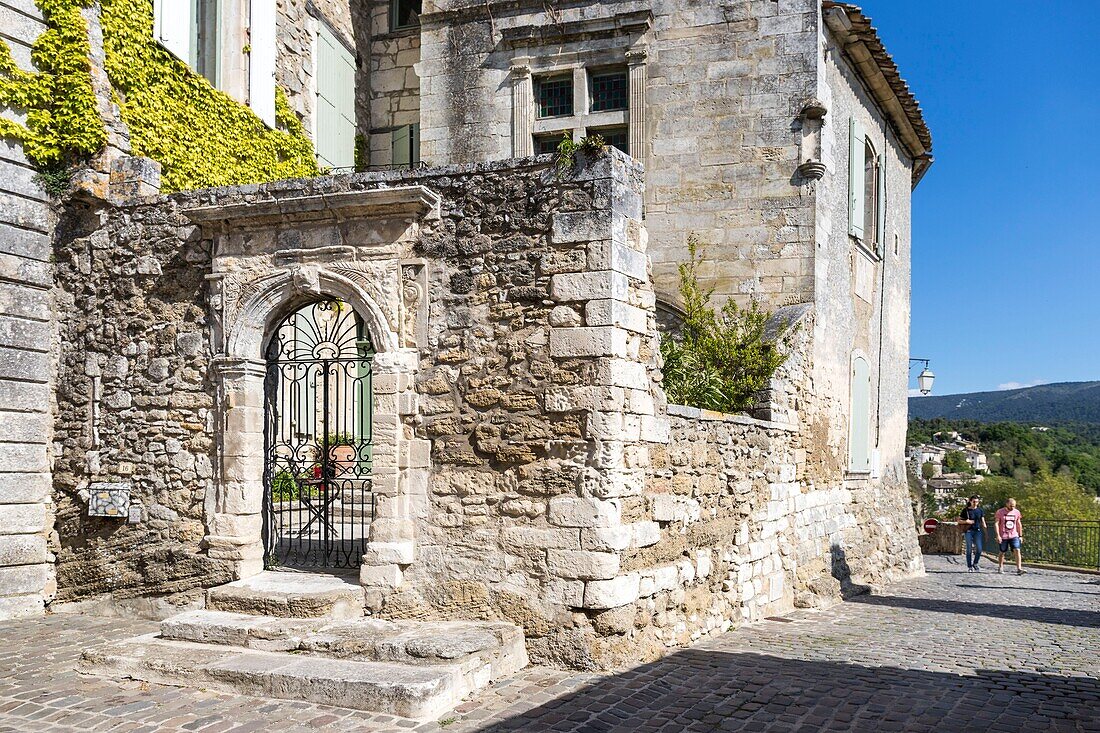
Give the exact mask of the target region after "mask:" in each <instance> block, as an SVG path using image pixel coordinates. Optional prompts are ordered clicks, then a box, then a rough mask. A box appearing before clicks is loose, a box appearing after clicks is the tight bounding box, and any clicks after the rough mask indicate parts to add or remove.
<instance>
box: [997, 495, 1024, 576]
mask: <svg viewBox="0 0 1100 733" xmlns="http://www.w3.org/2000/svg"><path fill="white" fill-rule="evenodd" d="M993 528H994V531H995V532H996V533H997V542H998V543H1000V545H1001V554H1000V556H999V557H998V558H997V572H998V573H1003V572H1004V571H1005V553H1007V552H1008V548H1010V547H1011V548H1012V551H1013V552H1014V553H1015V554H1016V574H1017V575H1023V574H1024V566H1023V560H1022V559H1021V558H1020V544H1021V543H1022V542H1023V541H1024V524H1023V517H1022V516H1021V515H1020V510H1019V509H1017V508H1016V500H1015V499H1009V500H1008V501H1006V502H1005V505H1004V506H1003V507H1001V508H1000V509H998V510H997V520H996V521H995V522H994V523H993Z"/></svg>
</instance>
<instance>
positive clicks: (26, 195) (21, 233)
mask: <svg viewBox="0 0 1100 733" xmlns="http://www.w3.org/2000/svg"><path fill="white" fill-rule="evenodd" d="M0 28H3V39H2V40H3V42H4V43H6V44H7V46H8V48H9V49H10V50H11V55H12V58H13V60H14V61H15V63H16V64H18V65H19V66H20V67H21V68H24V69H28V70H31V69H33V68H34V67H33V65H32V64H31V44H32V43H33V42H34V40H35V39H36V38H37V37H38V35H39V34H40V33H42V31H43V30H45V25H44V24H43V22H42V18H41V14H40V11H39V10H38V8H37V6H35V4H34V3H33V2H27V1H23V0H18V1H16V0H0ZM0 115H2V116H3V118H4V119H11V120H15V121H16V122H20V123H22V122H25V113H24V111H23V110H16V109H5V108H0ZM54 222H55V215H54V211H53V208H52V206H51V205H50V202H49V197H48V196H47V194H46V192H45V191H44V190H43V189H42V187H41V186H40V185H39V183H38V181H37V180H36V178H35V170H34V168H33V167H32V165H31V163H30V161H28V160H27V158H26V156H25V155H24V154H23V149H22V146H21V145H20V144H19V143H17V142H15V141H12V140H0V619H6V618H18V617H23V616H33V615H37V614H40V613H42V610H43V607H44V603H45V602H48V601H49V599H50V598H51V597H52V596H53V593H54V587H55V583H54V575H53V567H52V566H51V565H50V564H49V563H50V561H51V560H52V559H53V556H52V554H51V552H50V549H51V548H50V547H49V544H48V539H49V534H50V528H51V526H52V524H53V516H52V514H53V507H52V506H51V504H50V490H49V486H50V455H49V445H50V436H51V432H52V431H51V425H50V403H51V396H50V388H51V385H52V383H53V372H54V354H53V351H54V347H55V341H56V338H55V330H54V324H53V322H52V316H53V307H54V306H53V297H52V295H51V293H50V289H51V287H52V285H53V270H54V268H53V265H52V264H51V261H50V260H51V258H50V236H51V233H52V231H53V226H54Z"/></svg>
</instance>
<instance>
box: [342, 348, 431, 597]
mask: <svg viewBox="0 0 1100 733" xmlns="http://www.w3.org/2000/svg"><path fill="white" fill-rule="evenodd" d="M418 363H419V353H418V352H417V351H416V349H398V350H396V351H387V352H381V353H379V354H377V355H376V356H375V357H374V364H373V374H372V386H373V389H374V401H375V404H374V412H373V416H372V421H371V426H372V434H371V438H372V442H373V446H374V447H373V461H372V464H371V491H372V493H373V499H374V517H373V519H372V521H371V524H370V536H369V538H368V542H367V550H366V552H365V553H364V555H363V564H362V566H361V568H360V570H359V580H360V582H361V583H362V584H363V586H364V587H366V588H367V590H368V592H367V603H368V605H369V606H371V607H372V608H376V607H380V605H381V602H382V597H383V594H384V593H386V592H388V591H391V590H393V589H395V588H397V587H398V586H399V585H400V584H401V581H402V579H403V577H404V571H405V569H406V568H407V567H408V566H409V565H410V564H411V563H412V562H413V560H414V559H415V557H416V543H415V539H416V537H415V533H416V524H415V521H414V516H415V514H416V513H417V511H418V507H426V502H427V485H428V484H427V470H428V465H429V455H430V448H431V444H430V443H429V442H428V441H426V440H420V439H416V438H412V437H411V431H410V434H409V435H406V431H405V419H406V418H407V417H408V416H410V415H415V414H416V412H417V410H418V408H419V406H418V404H417V395H416V392H415V390H414V387H413V375H414V374H415V372H416V368H417V366H418Z"/></svg>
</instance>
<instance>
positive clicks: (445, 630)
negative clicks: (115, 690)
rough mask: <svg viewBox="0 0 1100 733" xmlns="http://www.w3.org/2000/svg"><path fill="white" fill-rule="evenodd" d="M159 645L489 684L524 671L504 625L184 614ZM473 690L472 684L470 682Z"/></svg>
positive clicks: (518, 635)
mask: <svg viewBox="0 0 1100 733" xmlns="http://www.w3.org/2000/svg"><path fill="white" fill-rule="evenodd" d="M160 635H161V637H162V638H165V639H172V640H175V641H187V642H195V643H203V644H222V645H228V646H238V647H244V648H248V649H258V650H265V651H294V652H298V653H303V654H309V655H317V656H326V657H332V658H337V659H354V660H358V661H374V662H400V663H404V664H413V665H432V664H457V665H459V666H460V667H461V669H462V671H463V674H466V675H471V676H473V677H478V678H480V677H483V676H485V675H488V677H489V679H491V680H495V679H500V678H502V677H505V676H508V675H511V674H513V673H515V672H517V671H518V670H520V669H523V668H524V667H525V666H527V651H526V646H525V644H524V638H523V631H522V630H521V629H520V628H519V627H518V626H515V625H513V624H509V623H506V622H488V621H386V620H379V619H371V618H356V619H350V620H346V621H329V620H327V619H283V618H271V617H266V616H253V615H247V614H240V613H229V612H225V611H211V610H204V611H187V612H184V613H181V614H178V615H176V616H173V617H171V618H169V619H166V620H165V621H163V622H162V623H161V632H160ZM471 684H473V682H472V683H471Z"/></svg>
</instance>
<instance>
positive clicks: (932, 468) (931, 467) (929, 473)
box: [920, 461, 936, 481]
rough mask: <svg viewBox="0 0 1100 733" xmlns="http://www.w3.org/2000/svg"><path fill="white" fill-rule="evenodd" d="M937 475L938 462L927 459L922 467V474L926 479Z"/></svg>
mask: <svg viewBox="0 0 1100 733" xmlns="http://www.w3.org/2000/svg"><path fill="white" fill-rule="evenodd" d="M935 475H936V464H935V463H932V461H925V462H924V465H922V466H921V467H920V476H921V478H923V479H924V480H925V481H927V480H928V479H930V478H932V477H933V476H935Z"/></svg>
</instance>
